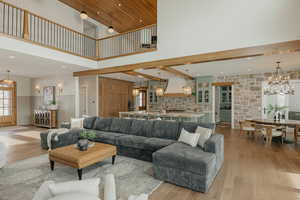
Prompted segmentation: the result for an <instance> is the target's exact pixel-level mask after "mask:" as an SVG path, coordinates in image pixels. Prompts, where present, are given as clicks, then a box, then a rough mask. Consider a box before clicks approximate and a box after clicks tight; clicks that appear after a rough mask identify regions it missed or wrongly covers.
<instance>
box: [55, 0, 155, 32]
mask: <svg viewBox="0 0 300 200" xmlns="http://www.w3.org/2000/svg"><path fill="white" fill-rule="evenodd" d="M59 1H60V2H62V3H64V4H66V5H68V6H70V7H72V8H74V9H75V10H77V11H79V12H81V11H82V10H84V11H86V12H87V14H88V16H89V17H90V18H93V19H94V20H96V21H99V22H100V23H101V24H104V25H105V26H113V27H114V29H115V30H116V31H117V32H119V33H122V32H125V31H130V30H133V29H136V28H140V27H142V26H146V25H150V24H156V21H157V0H143V1H141V0H130V1H120V0H119V1H112V0H59ZM119 3H120V6H119ZM98 11H99V12H100V13H98ZM140 19H142V20H143V21H142V22H140V21H139V20H140Z"/></svg>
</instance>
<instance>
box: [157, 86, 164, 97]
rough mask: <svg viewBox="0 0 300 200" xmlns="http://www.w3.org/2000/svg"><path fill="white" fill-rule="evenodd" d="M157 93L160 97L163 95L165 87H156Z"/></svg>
mask: <svg viewBox="0 0 300 200" xmlns="http://www.w3.org/2000/svg"><path fill="white" fill-rule="evenodd" d="M155 94H156V96H158V97H161V96H163V95H164V89H163V88H162V87H157V88H156V89H155Z"/></svg>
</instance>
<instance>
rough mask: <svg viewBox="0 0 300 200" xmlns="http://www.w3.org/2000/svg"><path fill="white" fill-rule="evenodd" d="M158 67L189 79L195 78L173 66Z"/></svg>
mask: <svg viewBox="0 0 300 200" xmlns="http://www.w3.org/2000/svg"><path fill="white" fill-rule="evenodd" d="M158 69H160V70H163V71H166V72H169V73H171V74H174V75H176V76H180V77H183V78H185V79H188V80H193V79H194V78H193V77H192V76H190V75H188V74H186V73H183V72H181V71H179V70H176V69H174V68H172V67H158Z"/></svg>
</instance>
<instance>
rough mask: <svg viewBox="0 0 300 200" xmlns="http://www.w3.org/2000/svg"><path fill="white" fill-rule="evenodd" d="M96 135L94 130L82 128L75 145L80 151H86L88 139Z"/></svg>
mask: <svg viewBox="0 0 300 200" xmlns="http://www.w3.org/2000/svg"><path fill="white" fill-rule="evenodd" d="M95 137H96V133H95V132H94V131H87V130H84V131H82V132H81V133H80V135H79V140H78V142H77V147H78V149H79V150H80V151H86V150H87V149H88V146H89V141H90V140H92V139H94V138H95Z"/></svg>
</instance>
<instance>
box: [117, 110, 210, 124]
mask: <svg viewBox="0 0 300 200" xmlns="http://www.w3.org/2000/svg"><path fill="white" fill-rule="evenodd" d="M119 117H120V118H130V119H144V120H169V121H182V122H197V123H201V122H205V123H209V122H212V120H211V112H201V113H196V112H147V111H132V112H120V113H119Z"/></svg>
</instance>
